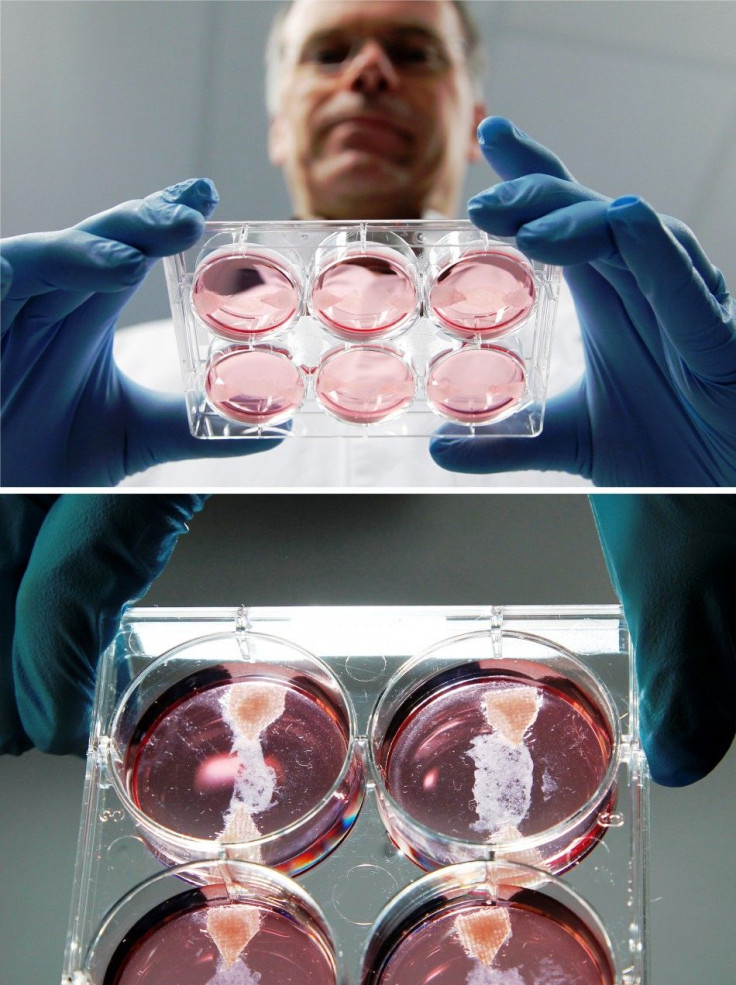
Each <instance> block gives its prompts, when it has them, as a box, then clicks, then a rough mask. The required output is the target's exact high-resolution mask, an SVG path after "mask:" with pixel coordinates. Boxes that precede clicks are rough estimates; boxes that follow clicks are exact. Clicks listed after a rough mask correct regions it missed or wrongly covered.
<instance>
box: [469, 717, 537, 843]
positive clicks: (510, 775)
mask: <svg viewBox="0 0 736 985" xmlns="http://www.w3.org/2000/svg"><path fill="white" fill-rule="evenodd" d="M468 755H469V756H470V758H471V759H472V760H473V762H474V763H475V774H474V776H473V797H474V799H475V811H476V814H477V815H478V820H477V821H475V822H473V824H472V825H471V827H472V828H473V829H474V830H475V831H480V832H481V833H482V834H484V835H492V834H493V832H495V831H498V830H499V829H500V828H503V827H505V826H510V827H512V828H518V827H519V825H520V824H521V822H522V821H523V819H524V818H525V817H526V816H527V814H528V813H529V808H530V807H531V804H532V783H533V780H534V762H533V760H532V757H531V754H530V752H529V750H528V749H527V747H526V746H525V745H518V746H515V745H511V744H510V743H509V742H507V741H506V739H505V738H504V737H503V735H502V734H501V733H500V732H486V733H484V734H483V735H477V736H476V737H475V738H474V739H473V740H472V742H471V748H470V749H469V751H468ZM494 840H495V839H494Z"/></svg>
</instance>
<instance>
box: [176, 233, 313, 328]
mask: <svg viewBox="0 0 736 985" xmlns="http://www.w3.org/2000/svg"><path fill="white" fill-rule="evenodd" d="M300 297H301V287H300V284H299V281H298V278H297V275H296V273H294V272H293V271H292V270H291V268H290V266H289V265H288V264H287V262H286V261H284V262H280V261H279V259H277V258H275V257H272V256H271V255H270V254H268V253H263V254H261V253H258V252H247V253H243V252H233V253H229V252H228V253H225V254H222V253H216V254H214V255H213V256H211V257H208V258H207V259H206V260H205V261H204V262H203V263H202V264H201V265H200V267H199V268H198V269H197V271H196V272H195V274H194V286H193V288H192V304H193V305H194V310H195V311H196V312H197V314H198V315H199V317H200V318H201V319H202V321H203V322H204V324H205V325H206V326H207V327H208V328H209V329H210V330H211V331H213V332H215V333H216V334H217V335H220V336H222V337H223V338H226V339H231V340H233V341H236V342H237V341H242V340H246V339H250V338H253V337H257V336H263V335H266V334H268V333H271V332H276V331H278V330H280V329H284V328H286V327H287V326H288V325H289V324H290V323H291V321H292V319H293V318H294V316H295V315H296V313H297V311H298V310H299V303H300Z"/></svg>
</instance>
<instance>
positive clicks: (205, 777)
mask: <svg viewBox="0 0 736 985" xmlns="http://www.w3.org/2000/svg"><path fill="white" fill-rule="evenodd" d="M241 645H242V646H245V647H247V649H248V653H249V654H250V657H251V659H244V658H243V654H242V653H241ZM355 730H356V725H355V714H354V711H353V708H352V704H351V702H350V699H349V696H348V695H347V692H346V691H345V689H344V688H343V687H342V685H341V684H340V683H339V681H338V679H337V678H336V677H335V675H334V674H333V673H332V672H331V671H330V669H329V667H327V665H325V664H323V663H322V662H321V661H319V660H318V659H317V658H316V657H314V656H312V655H311V654H308V653H307V652H306V651H304V650H301V649H300V648H298V647H294V646H292V645H291V644H288V643H286V642H284V641H281V640H278V639H276V638H275V637H268V636H264V635H262V634H253V633H250V634H245V635H244V636H242V637H241V636H238V635H236V634H219V635H217V636H212V637H204V638H202V639H199V640H193V641H191V642H189V643H187V644H184V645H183V646H181V647H177V648H175V649H174V650H171V651H169V653H168V654H165V655H164V656H162V657H159V658H158V659H157V660H155V661H153V662H152V663H151V664H150V665H149V666H148V667H147V668H146V669H145V670H144V671H143V672H142V673H141V674H140V675H139V676H138V677H137V678H135V680H134V681H133V682H132V683H131V685H130V686H129V687H128V689H127V690H126V692H125V693H124V694H123V695H122V697H121V699H120V702H119V705H118V708H117V710H116V713H115V716H114V719H113V722H112V726H111V741H110V770H111V775H112V779H113V784H114V786H115V788H116V790H117V792H118V794H119V796H120V797H121V800H122V803H123V804H124V806H125V807H126V809H127V810H128V812H129V813H130V814H131V815H132V816H133V818H134V820H135V822H136V824H137V827H138V830H139V831H140V833H141V835H142V836H143V838H144V839H145V841H146V844H147V845H148V846H149V848H150V849H151V850H152V851H153V853H154V854H155V855H156V856H157V857H158V858H160V859H162V860H163V861H165V862H167V863H168V864H172V863H173V864H176V863H184V862H187V861H192V860H195V859H206V858H214V857H216V856H217V855H219V854H220V853H221V852H223V851H224V852H226V853H227V854H228V856H231V857H234V858H242V859H246V860H248V861H253V862H261V863H262V864H264V865H272V866H274V867H276V868H279V869H281V870H282V871H286V872H289V873H295V872H300V871H303V870H305V869H307V868H309V867H310V866H311V865H314V864H315V863H316V862H318V861H319V860H320V859H321V858H323V857H324V856H325V855H327V854H328V853H329V852H330V851H332V849H333V848H334V847H335V846H336V845H337V844H338V843H339V842H340V841H341V840H342V838H343V837H344V836H345V834H346V833H347V831H348V830H349V829H350V827H351V826H352V824H353V822H354V821H355V818H356V816H357V813H358V811H359V809H360V806H361V803H362V798H363V790H364V768H363V762H362V757H361V755H360V751H359V749H358V747H357V744H356V738H355Z"/></svg>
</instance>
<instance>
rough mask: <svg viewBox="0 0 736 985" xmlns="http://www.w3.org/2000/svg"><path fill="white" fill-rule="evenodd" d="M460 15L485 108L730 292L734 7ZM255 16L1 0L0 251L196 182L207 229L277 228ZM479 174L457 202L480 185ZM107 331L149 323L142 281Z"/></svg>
mask: <svg viewBox="0 0 736 985" xmlns="http://www.w3.org/2000/svg"><path fill="white" fill-rule="evenodd" d="M473 8H474V11H475V14H476V17H477V18H478V21H479V22H480V25H481V27H482V31H483V34H484V36H485V38H486V39H487V43H488V48H489V55H490V57H489V75H488V84H487V94H488V106H489V110H490V111H492V112H494V113H501V114H504V115H507V116H510V117H511V118H512V119H513V120H515V121H516V122H517V123H518V124H519V125H521V126H522V127H523V128H524V129H526V130H527V131H529V132H530V133H532V134H534V135H535V136H537V137H538V138H539V139H540V140H542V141H543V142H545V143H547V144H548V145H549V146H551V147H553V148H554V149H555V150H556V151H557V152H558V153H559V154H560V155H561V156H562V157H563V158H564V159H565V160H566V162H567V163H568V165H569V167H570V168H571V170H572V171H573V172H574V173H575V174H576V175H577V176H578V177H579V179H580V180H581V181H583V182H584V183H585V184H588V185H590V186H591V187H594V188H596V189H598V190H599V191H601V192H604V193H606V194H608V195H619V194H623V193H631V192H636V193H638V194H641V195H644V196H645V197H647V198H648V199H649V200H650V201H651V202H652V203H653V204H654V205H655V206H656V207H657V208H658V209H659V210H660V211H663V212H669V213H670V214H673V215H677V216H678V217H679V218H681V219H683V220H684V221H685V222H687V223H688V224H690V225H691V226H693V228H694V229H695V230H696V231H697V233H698V235H699V237H700V238H701V241H702V242H703V244H704V246H705V248H706V250H707V251H708V253H709V254H710V256H711V258H712V259H713V261H714V262H715V263H716V264H718V265H719V266H721V268H722V269H723V270H724V271H725V272H726V274H727V279H728V280H729V281H730V283H731V284H732V285H733V283H734V282H736V258H735V257H734V251H733V229H734V228H735V227H736V195H734V188H735V187H736V46H735V45H734V44H733V39H734V37H736V4H731V3H725V2H698V3H694V2H645V0H640V2H636V3H632V2H590V0H583V2H556V3H550V2H516V3H512V2H495V0H476V2H474V3H473ZM273 9H274V3H273V2H271V0H243V2H235V0H224V2H219V0H211V2H196V0H193V2H180V0H169V2H160V0H155V2H145V0H140V2H130V0H115V2H108V0H93V2H79V0H71V2H70V0H38V2H37V0H3V3H2V19H3V24H2V27H3V31H2V61H3V65H2V75H3V94H2V115H3V126H2V160H3V169H2V172H3V173H2V223H3V235H5V236H10V235H16V234H18V233H22V232H30V231H32V230H39V229H52V228H59V227H62V226H65V225H69V224H72V223H74V222H76V221H79V220H80V219H82V218H84V217H85V216H87V215H90V214H92V213H93V212H96V211H99V210H101V209H104V208H107V207H108V206H110V205H113V204H115V203H116V202H119V201H123V200H125V199H128V198H134V197H138V196H141V195H145V194H147V193H149V192H151V191H154V190H155V189H157V188H160V187H163V186H164V185H167V184H169V183H171V182H173V181H176V180H179V179H181V178H184V177H187V176H190V175H197V174H207V175H209V176H211V177H212V178H214V180H215V181H216V183H217V186H218V188H219V190H220V193H221V197H222V204H221V206H220V209H219V211H218V216H219V217H220V218H238V219H241V218H251V219H269V218H283V217H285V216H288V214H289V205H288V201H287V198H286V194H285V192H284V189H283V186H282V182H281V177H280V175H279V174H278V173H277V172H275V171H274V170H273V169H272V168H271V167H270V165H269V164H268V161H267V156H266V151H265V138H264V135H265V128H266V114H265V111H264V109H263V70H262V47H263V37H264V34H265V31H266V28H267V24H268V22H269V19H270V17H271V15H272V13H273ZM493 180H495V179H493V177H492V175H491V173H490V171H489V170H488V168H487V167H486V166H485V165H478V166H476V167H475V168H474V169H473V171H472V173H471V174H470V175H469V177H468V181H467V189H466V190H467V192H468V193H469V194H470V193H471V192H474V191H479V190H481V189H482V188H484V187H486V186H487V185H489V184H492V182H493ZM149 280H150V283H149V284H147V285H146V286H145V288H144V289H143V291H142V292H141V294H140V295H139V297H138V298H137V299H135V300H134V301H133V303H132V305H131V306H130V307H129V308H128V310H127V312H126V315H125V317H124V319H123V321H122V322H121V323H122V324H127V323H132V322H136V321H140V320H142V319H145V318H154V317H164V316H165V315H166V314H167V302H166V300H165V291H164V287H163V277H162V275H161V274H158V275H155V276H153V277H152V278H150V279H149Z"/></svg>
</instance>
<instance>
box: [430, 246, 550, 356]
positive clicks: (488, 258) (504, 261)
mask: <svg viewBox="0 0 736 985" xmlns="http://www.w3.org/2000/svg"><path fill="white" fill-rule="evenodd" d="M535 297H536V291H535V286H534V276H533V273H532V270H531V268H530V267H529V265H528V264H527V263H526V262H524V261H523V259H521V258H519V259H517V258H516V257H515V256H513V255H508V254H506V253H504V252H495V251H491V252H477V253H475V252H471V253H467V254H465V255H464V256H463V257H461V258H460V259H459V260H456V261H455V262H454V263H451V264H449V265H448V266H447V267H445V268H444V269H443V270H442V271H441V272H440V273H439V275H438V276H437V279H436V280H435V281H434V283H433V284H432V286H431V287H430V290H429V299H428V300H429V306H430V310H431V313H432V314H433V315H434V317H435V318H436V320H437V321H438V322H439V324H440V325H441V326H442V327H443V328H445V329H447V331H448V332H451V333H452V334H453V335H458V336H460V337H461V338H468V337H478V338H495V337H498V336H500V335H505V334H506V333H507V332H509V331H511V330H512V329H514V328H516V327H517V326H518V325H520V324H521V323H522V322H523V321H524V320H525V319H526V318H527V317H528V315H529V313H530V311H531V310H532V308H533V307H534V300H535Z"/></svg>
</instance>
